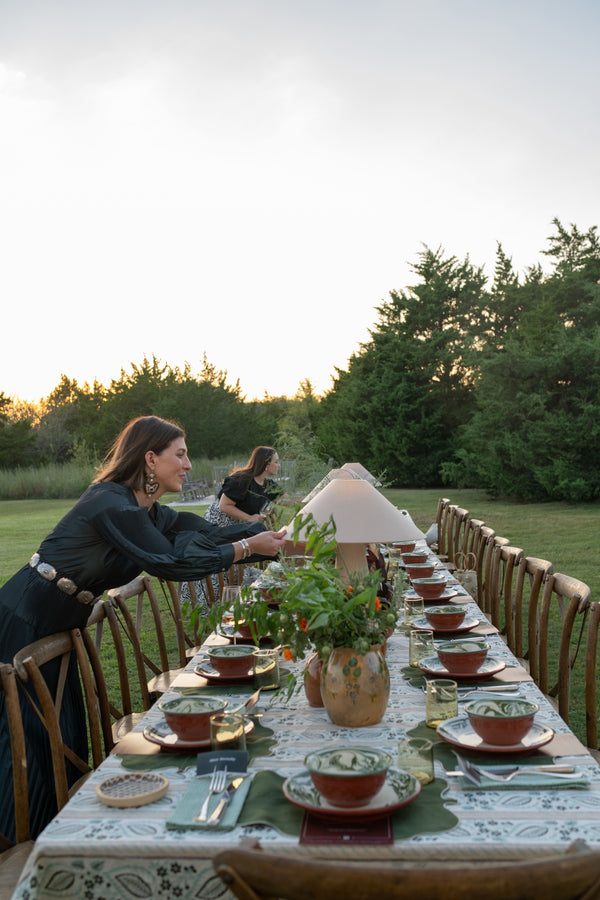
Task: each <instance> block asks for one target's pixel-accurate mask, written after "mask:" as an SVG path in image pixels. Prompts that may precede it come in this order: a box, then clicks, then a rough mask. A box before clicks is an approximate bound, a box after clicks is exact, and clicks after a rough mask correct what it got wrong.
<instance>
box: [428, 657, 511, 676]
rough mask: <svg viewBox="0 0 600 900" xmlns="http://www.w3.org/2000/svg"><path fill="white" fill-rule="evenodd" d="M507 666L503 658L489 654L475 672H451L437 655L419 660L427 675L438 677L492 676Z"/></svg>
mask: <svg viewBox="0 0 600 900" xmlns="http://www.w3.org/2000/svg"><path fill="white" fill-rule="evenodd" d="M505 668H506V663H505V662H503V661H502V660H501V659H494V657H493V656H488V657H487V659H485V660H484V662H483V664H482V665H481V666H479V668H478V669H477V670H476V671H475V672H465V673H460V674H459V673H458V672H451V671H450V670H449V669H447V668H446V666H443V665H442V664H441V662H440V660H439V658H438V657H437V656H426V657H425V658H424V659H420V660H419V669H422V670H423V672H425V673H426V674H427V675H435V677H436V678H458V679H461V678H466V679H467V681H470V680H471V679H472V678H491V676H492V675H497V674H498V672H501V671H502V669H505Z"/></svg>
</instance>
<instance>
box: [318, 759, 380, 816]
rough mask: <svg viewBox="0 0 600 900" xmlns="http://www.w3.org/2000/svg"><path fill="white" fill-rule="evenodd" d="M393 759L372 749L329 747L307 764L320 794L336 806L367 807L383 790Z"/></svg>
mask: <svg viewBox="0 0 600 900" xmlns="http://www.w3.org/2000/svg"><path fill="white" fill-rule="evenodd" d="M391 763H392V757H391V756H389V754H387V753H384V752H383V750H376V749H374V748H371V747H353V746H349V747H329V748H328V749H326V750H316V751H315V752H314V753H309V754H308V756H307V757H306V758H305V760H304V764H305V766H306V768H307V769H308V771H309V772H310V777H311V778H312V782H313V784H314V786H315V787H316V789H317V790H318V792H319V793H320V794H322V795H323V797H325V799H326V800H328V801H329V803H331V804H333V805H334V806H340V807H346V808H351V807H355V806H364V805H365V804H366V803H368V802H369V800H371V798H372V797H374V796H375V794H376V793H377V792H378V791H379V790H380V789H381V788H382V787H383V785H384V783H385V779H386V775H387V770H388V769H389V767H390V765H391Z"/></svg>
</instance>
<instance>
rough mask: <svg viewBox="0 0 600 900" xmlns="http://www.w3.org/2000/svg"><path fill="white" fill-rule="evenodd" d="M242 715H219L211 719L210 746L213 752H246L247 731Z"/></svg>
mask: <svg viewBox="0 0 600 900" xmlns="http://www.w3.org/2000/svg"><path fill="white" fill-rule="evenodd" d="M244 726H245V722H244V717H243V715H242V714H241V713H227V712H226V713H218V714H217V715H215V716H211V717H210V746H211V748H212V749H213V750H245V749H246V731H245V727H244Z"/></svg>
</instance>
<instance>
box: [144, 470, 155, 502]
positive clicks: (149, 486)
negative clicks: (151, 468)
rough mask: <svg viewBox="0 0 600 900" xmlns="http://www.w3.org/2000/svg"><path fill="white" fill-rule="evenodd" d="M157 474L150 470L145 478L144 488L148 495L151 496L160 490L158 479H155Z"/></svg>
mask: <svg viewBox="0 0 600 900" xmlns="http://www.w3.org/2000/svg"><path fill="white" fill-rule="evenodd" d="M155 478H156V475H155V474H154V472H150V473H149V474H148V475H146V476H145V478H144V490H145V491H146V494H147V495H148V497H151V496H152V494H155V493H156V492H157V490H158V481H155V480H154V479H155Z"/></svg>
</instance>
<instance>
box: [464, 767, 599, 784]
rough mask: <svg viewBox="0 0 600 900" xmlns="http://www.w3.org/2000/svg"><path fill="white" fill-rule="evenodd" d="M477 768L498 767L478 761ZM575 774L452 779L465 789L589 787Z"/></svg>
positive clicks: (536, 773) (536, 774) (585, 779)
mask: <svg viewBox="0 0 600 900" xmlns="http://www.w3.org/2000/svg"><path fill="white" fill-rule="evenodd" d="M510 764H511V763H510V762H507V761H504V762H503V763H502V764H501V765H504V766H507V767H508V766H510ZM515 765H520V766H522V767H523V768H525V767H526V765H527V763H515ZM546 765H548V761H547V762H546ZM477 768H478V769H479V770H480V772H482V773H483V772H484V771H485V769H486V768H490V769H494V768H499V766H482V765H481V763H479V762H478V763H477ZM576 776H577V773H576V772H575V773H574V774H573V777H571V778H555V777H553V776H552V775H548V773H546V772H524V773H523V774H521V773H519V774H518V775H515V777H514V778H513V779H512V780H511V781H507V782H504V783H502V782H500V781H492V779H491V778H486V777H485V776H484V775H483V774H482V775H481V783H480V784H473V782H472V781H469V779H468V778H464V777H462V778H456V779H453V780H456V781H457V782H458V783H459V784H460V786H461V787H462V788H464V789H465V790H467V791H510V790H513V791H527V790H535V791H547V790H552V791H554V790H560V789H561V788H562V789H564V788H578V789H579V790H585V789H586V788H589V786H590V783H589V781H588V779H587V778H585V777H584V776H583V775H579V776H577V777H576Z"/></svg>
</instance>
